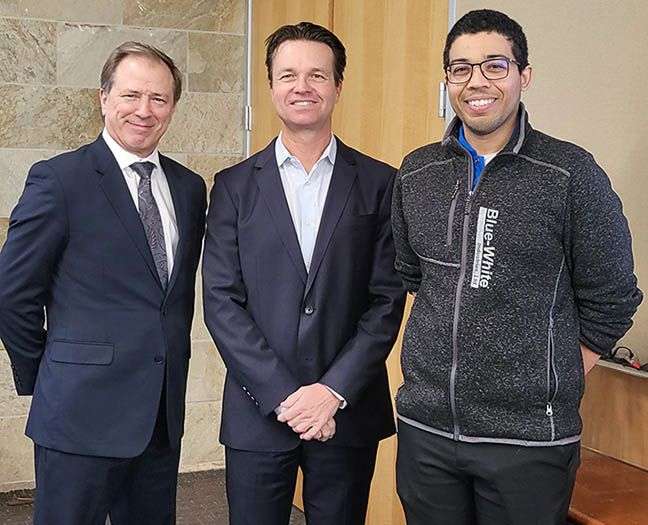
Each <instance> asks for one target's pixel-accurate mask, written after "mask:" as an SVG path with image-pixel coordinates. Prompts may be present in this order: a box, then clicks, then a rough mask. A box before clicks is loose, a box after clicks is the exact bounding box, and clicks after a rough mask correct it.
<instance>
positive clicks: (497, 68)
mask: <svg viewBox="0 0 648 525" xmlns="http://www.w3.org/2000/svg"><path fill="white" fill-rule="evenodd" d="M484 66H486V71H488V72H491V73H501V72H502V71H505V70H506V68H507V63H506V62H505V61H504V60H493V61H491V62H486V63H485V64H484Z"/></svg>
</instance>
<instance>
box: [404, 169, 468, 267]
mask: <svg viewBox="0 0 648 525" xmlns="http://www.w3.org/2000/svg"><path fill="white" fill-rule="evenodd" d="M430 179H431V177H427V178H425V174H420V175H412V176H411V177H410V178H408V179H404V180H403V213H404V215H405V220H406V222H407V229H408V240H409V243H410V246H411V248H412V249H413V250H414V252H415V253H416V254H417V255H418V256H419V257H420V258H421V259H423V260H425V261H427V262H432V263H435V262H439V263H442V264H452V265H454V264H457V263H458V259H459V254H460V248H461V227H462V225H461V213H462V211H461V210H462V209H463V201H462V200H461V199H462V198H463V197H462V191H461V184H460V180H459V179H456V178H454V177H452V178H451V179H448V180H446V181H445V182H444V183H439V181H438V180H430Z"/></svg>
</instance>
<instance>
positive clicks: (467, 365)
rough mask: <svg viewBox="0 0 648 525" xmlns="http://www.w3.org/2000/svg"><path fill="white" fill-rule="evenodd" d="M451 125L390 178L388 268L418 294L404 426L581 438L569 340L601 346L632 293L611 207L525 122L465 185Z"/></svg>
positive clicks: (578, 386) (482, 435)
mask: <svg viewBox="0 0 648 525" xmlns="http://www.w3.org/2000/svg"><path fill="white" fill-rule="evenodd" d="M459 125H460V122H459V121H457V120H455V122H454V123H453V125H451V127H450V128H449V130H448V133H447V134H446V136H445V138H444V139H443V141H442V142H441V143H435V144H430V145H427V146H424V147H422V148H420V149H418V150H416V151H414V152H412V153H410V154H409V155H408V156H407V157H406V158H405V159H404V160H403V164H402V166H401V169H400V172H399V173H398V175H397V178H396V182H395V187H394V194H393V209H392V221H393V230H394V240H395V244H396V269H397V270H398V272H399V273H400V274H401V276H402V278H403V281H404V282H405V285H406V287H407V288H408V290H410V291H411V292H416V299H415V301H414V306H413V309H412V313H411V316H410V318H409V321H408V323H407V327H406V330H405V336H404V342H403V350H402V357H401V362H402V369H403V375H404V384H403V385H402V386H401V388H400V389H399V391H398V395H397V401H396V403H397V410H398V416H399V418H400V419H402V420H403V421H405V422H407V423H409V424H413V425H415V426H418V427H420V428H423V429H425V430H428V431H430V432H434V433H437V434H440V435H443V436H447V437H449V438H453V439H455V440H460V441H468V442H471V441H475V442H496V443H511V444H521V445H528V446H548V445H560V444H565V443H570V442H574V441H577V440H578V439H579V438H580V433H581V420H580V416H579V413H578V409H579V404H580V399H581V397H582V394H583V386H584V377H583V365H582V359H581V354H580V348H579V343H583V344H585V345H586V346H587V347H589V348H590V349H592V350H593V351H595V352H598V353H600V354H606V353H608V352H609V351H610V350H611V349H612V348H613V346H614V345H615V343H616V342H617V340H618V339H619V338H621V337H622V336H623V335H624V334H625V333H626V331H627V330H628V329H629V328H630V326H631V325H632V321H631V318H632V315H633V314H634V312H635V310H636V309H637V306H638V305H639V303H640V302H641V300H642V293H641V291H640V290H639V289H638V288H637V280H636V277H635V275H634V270H633V259H632V248H631V237H630V232H629V230H628V224H627V221H626V218H625V217H624V215H623V211H622V207H621V202H620V200H619V198H618V196H617V195H616V193H615V192H614V191H613V190H612V187H611V186H610V181H609V179H608V177H607V175H606V174H605V172H604V171H603V170H602V169H601V168H600V167H599V166H598V165H597V164H596V162H595V161H594V159H593V158H592V155H590V154H589V153H588V152H587V151H585V150H583V149H582V148H579V147H578V146H575V145H573V144H570V143H568V142H563V141H560V140H557V139H555V138H552V137H549V136H547V135H545V134H543V133H540V132H538V131H535V130H533V129H532V128H531V126H530V125H529V123H528V119H527V114H526V111H525V110H524V107H523V106H522V105H521V107H520V113H519V122H518V125H517V129H516V131H515V132H514V134H513V136H512V138H511V140H510V142H509V144H508V145H507V146H506V147H505V148H504V149H503V150H502V151H501V152H500V153H499V154H498V155H497V156H496V157H495V158H494V159H493V160H492V161H491V162H490V163H489V164H488V165H487V167H486V168H485V169H484V172H483V173H482V176H481V179H480V182H479V184H478V186H477V187H476V188H475V191H474V192H472V193H471V192H470V187H471V181H472V175H473V174H472V162H471V159H470V156H469V154H468V152H467V151H466V150H465V149H464V148H463V147H462V146H461V145H460V144H459V142H458V140H457V138H456V137H457V131H458V127H459Z"/></svg>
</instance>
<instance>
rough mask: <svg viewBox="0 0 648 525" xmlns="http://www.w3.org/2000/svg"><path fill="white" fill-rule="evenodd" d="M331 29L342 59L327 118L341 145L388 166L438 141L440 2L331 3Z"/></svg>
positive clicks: (443, 16)
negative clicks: (343, 51)
mask: <svg viewBox="0 0 648 525" xmlns="http://www.w3.org/2000/svg"><path fill="white" fill-rule="evenodd" d="M333 27H334V28H335V32H336V34H337V35H338V36H340V37H341V38H342V40H343V41H344V45H345V46H346V48H347V54H348V66H347V72H346V74H345V82H344V87H343V89H342V95H341V98H340V102H339V103H338V107H337V109H336V113H335V115H334V120H333V123H334V125H333V129H334V130H335V132H336V133H337V134H338V135H340V137H341V138H342V140H344V141H347V142H349V143H350V144H352V145H353V146H354V147H356V148H358V149H360V150H362V151H364V152H365V153H367V154H369V155H372V156H374V157H377V158H380V159H382V160H385V161H386V162H389V163H390V164H392V165H395V166H399V165H400V162H401V159H402V158H403V155H405V154H406V153H408V152H409V151H411V150H413V149H415V148H417V147H419V146H421V145H423V144H426V143H428V142H432V141H435V140H438V139H439V138H440V137H441V135H442V134H443V127H444V121H443V119H441V118H439V117H438V116H437V111H438V109H437V101H438V93H439V82H440V81H441V80H443V68H442V60H441V55H442V51H443V44H444V42H445V36H446V34H447V28H448V7H447V2H442V1H438V0H335V2H334V16H333Z"/></svg>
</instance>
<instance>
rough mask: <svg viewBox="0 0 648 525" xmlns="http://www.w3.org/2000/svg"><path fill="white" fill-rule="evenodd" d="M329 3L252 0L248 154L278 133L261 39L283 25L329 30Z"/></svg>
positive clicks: (330, 12)
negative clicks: (303, 24)
mask: <svg viewBox="0 0 648 525" xmlns="http://www.w3.org/2000/svg"><path fill="white" fill-rule="evenodd" d="M332 16H333V0H254V1H253V2H252V79H251V86H252V97H251V98H252V136H251V142H250V151H251V152H252V153H255V152H256V151H259V150H260V149H262V148H264V147H265V146H266V145H267V144H268V142H269V141H270V140H271V139H272V138H273V137H276V136H277V134H278V133H279V129H280V122H279V119H278V118H277V116H276V114H275V111H274V107H273V106H272V103H271V101H270V89H269V83H268V73H267V70H266V67H265V39H266V38H267V37H268V35H270V34H271V33H272V32H273V31H275V30H276V29H278V28H279V27H281V26H282V25H284V24H296V23H298V22H302V21H308V22H314V23H316V24H320V25H323V26H325V27H328V28H329V29H331V27H332Z"/></svg>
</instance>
